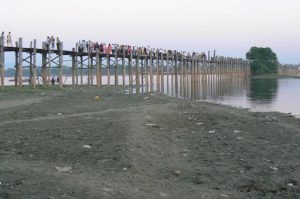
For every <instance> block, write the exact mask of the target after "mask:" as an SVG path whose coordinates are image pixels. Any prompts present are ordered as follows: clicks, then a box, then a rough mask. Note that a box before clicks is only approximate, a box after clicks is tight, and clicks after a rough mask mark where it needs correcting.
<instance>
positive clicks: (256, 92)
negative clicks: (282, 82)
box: [247, 78, 278, 103]
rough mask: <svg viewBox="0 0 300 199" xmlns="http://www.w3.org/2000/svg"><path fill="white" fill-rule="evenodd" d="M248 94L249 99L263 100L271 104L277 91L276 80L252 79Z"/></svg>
mask: <svg viewBox="0 0 300 199" xmlns="http://www.w3.org/2000/svg"><path fill="white" fill-rule="evenodd" d="M249 90H250V92H248V93H247V96H248V98H249V99H251V100H254V101H257V100H263V101H264V102H267V101H269V102H270V103H272V101H274V99H276V95H277V90H278V79H277V78H253V79H252V80H251V84H250V89H249Z"/></svg>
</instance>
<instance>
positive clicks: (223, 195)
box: [220, 194, 229, 198]
mask: <svg viewBox="0 0 300 199" xmlns="http://www.w3.org/2000/svg"><path fill="white" fill-rule="evenodd" d="M220 196H222V197H225V198H229V196H228V195H225V194H220Z"/></svg>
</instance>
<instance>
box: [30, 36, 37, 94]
mask: <svg viewBox="0 0 300 199" xmlns="http://www.w3.org/2000/svg"><path fill="white" fill-rule="evenodd" d="M36 78H37V77H36V39H35V40H33V78H32V81H31V83H32V86H33V88H35V87H36Z"/></svg>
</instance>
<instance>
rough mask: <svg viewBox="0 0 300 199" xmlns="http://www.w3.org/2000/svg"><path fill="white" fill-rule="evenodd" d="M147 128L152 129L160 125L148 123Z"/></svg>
mask: <svg viewBox="0 0 300 199" xmlns="http://www.w3.org/2000/svg"><path fill="white" fill-rule="evenodd" d="M146 126H151V127H157V128H158V127H159V125H158V124H154V123H147V124H146Z"/></svg>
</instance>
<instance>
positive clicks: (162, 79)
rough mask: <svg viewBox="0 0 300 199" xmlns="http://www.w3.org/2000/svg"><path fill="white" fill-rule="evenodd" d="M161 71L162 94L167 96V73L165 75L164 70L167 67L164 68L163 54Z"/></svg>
mask: <svg viewBox="0 0 300 199" xmlns="http://www.w3.org/2000/svg"><path fill="white" fill-rule="evenodd" d="M160 62H161V63H160V64H161V70H160V78H161V80H160V85H161V89H160V92H161V94H162V95H163V94H165V81H164V80H165V73H164V69H165V66H164V54H163V53H162V54H161V61H160Z"/></svg>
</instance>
